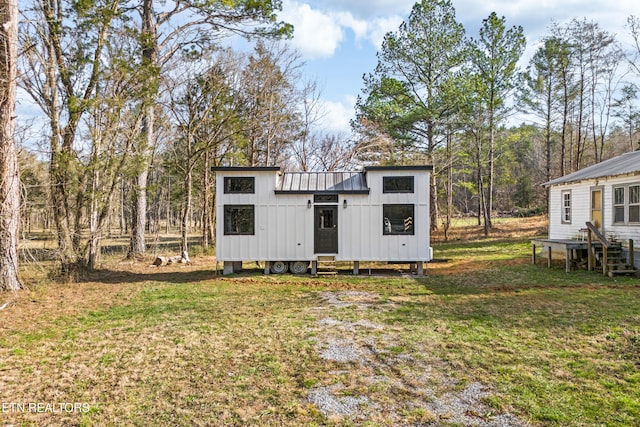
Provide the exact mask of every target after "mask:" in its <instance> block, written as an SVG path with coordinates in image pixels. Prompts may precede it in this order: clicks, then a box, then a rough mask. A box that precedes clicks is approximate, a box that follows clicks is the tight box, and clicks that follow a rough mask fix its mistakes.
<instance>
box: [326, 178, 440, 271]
mask: <svg viewBox="0 0 640 427" xmlns="http://www.w3.org/2000/svg"><path fill="white" fill-rule="evenodd" d="M407 172H410V173H411V175H412V176H414V183H415V188H414V192H413V193H384V192H383V190H382V179H383V177H390V176H399V177H401V176H407ZM366 177H367V184H368V186H369V188H370V193H369V195H368V196H361V195H358V196H357V197H353V196H352V197H345V198H347V199H348V200H347V204H348V207H347V208H346V209H340V210H341V211H345V212H344V214H343V216H342V218H343V219H342V225H343V226H344V232H343V233H341V242H340V243H342V245H343V250H342V251H340V253H339V258H338V257H336V259H341V260H345V261H348V260H367V261H424V262H427V261H430V260H431V258H430V248H429V242H430V234H429V232H430V230H429V229H430V227H429V179H430V171H429V170H414V171H411V170H409V169H406V168H398V169H393V168H379V169H378V168H369V169H367V171H366ZM385 204H413V205H414V214H415V218H414V221H415V223H414V234H413V235H404V234H403V235H384V234H383V227H384V217H383V209H382V207H383V205H385ZM352 205H353V208H354V209H353V210H351V211H350V212H346V211H349V210H350V208H351V206H352ZM342 213H343V212H340V214H342Z"/></svg>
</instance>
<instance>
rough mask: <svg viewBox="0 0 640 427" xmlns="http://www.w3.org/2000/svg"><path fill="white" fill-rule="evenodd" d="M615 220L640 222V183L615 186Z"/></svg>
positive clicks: (625, 222) (631, 222) (617, 222)
mask: <svg viewBox="0 0 640 427" xmlns="http://www.w3.org/2000/svg"><path fill="white" fill-rule="evenodd" d="M613 222H614V223H616V224H633V223H640V184H632V185H621V186H617V187H613Z"/></svg>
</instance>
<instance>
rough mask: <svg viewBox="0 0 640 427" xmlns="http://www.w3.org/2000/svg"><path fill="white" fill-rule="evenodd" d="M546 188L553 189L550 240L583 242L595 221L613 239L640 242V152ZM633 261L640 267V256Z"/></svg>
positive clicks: (626, 155) (606, 162)
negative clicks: (589, 227) (587, 227)
mask: <svg viewBox="0 0 640 427" xmlns="http://www.w3.org/2000/svg"><path fill="white" fill-rule="evenodd" d="M544 185H545V186H547V187H548V188H549V239H553V240H570V239H574V240H576V239H578V240H583V239H584V233H585V224H586V223H587V222H591V223H592V224H593V225H594V226H595V227H597V228H598V229H599V230H600V232H601V233H602V234H603V235H606V236H608V237H609V238H611V239H614V240H618V241H628V240H629V239H632V240H633V241H635V242H640V151H634V152H630V153H626V154H623V155H621V156H618V157H614V158H612V159H609V160H605V161H603V162H601V163H598V164H595V165H593V166H589V167H587V168H584V169H581V170H579V171H576V172H574V173H571V174H568V175H565V176H563V177H560V178H557V179H554V180H551V181H549V182H547V183H545V184H544ZM627 255H628V254H627ZM633 258H634V259H635V266H636V267H640V265H639V264H640V256H638V254H636V255H635V256H634V257H633Z"/></svg>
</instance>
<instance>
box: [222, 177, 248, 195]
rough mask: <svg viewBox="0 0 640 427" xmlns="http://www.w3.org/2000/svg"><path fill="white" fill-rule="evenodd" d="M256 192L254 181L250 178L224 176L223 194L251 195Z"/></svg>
mask: <svg viewBox="0 0 640 427" xmlns="http://www.w3.org/2000/svg"><path fill="white" fill-rule="evenodd" d="M255 191H256V179H255V178H254V177H252V176H225V177H224V192H225V194H233V193H243V194H253V193H255Z"/></svg>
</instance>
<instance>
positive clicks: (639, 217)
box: [629, 185, 640, 222]
mask: <svg viewBox="0 0 640 427" xmlns="http://www.w3.org/2000/svg"><path fill="white" fill-rule="evenodd" d="M629 222H640V185H631V186H629Z"/></svg>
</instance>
